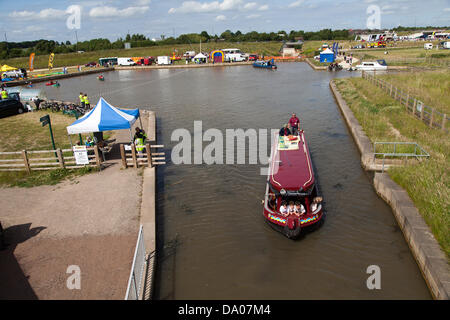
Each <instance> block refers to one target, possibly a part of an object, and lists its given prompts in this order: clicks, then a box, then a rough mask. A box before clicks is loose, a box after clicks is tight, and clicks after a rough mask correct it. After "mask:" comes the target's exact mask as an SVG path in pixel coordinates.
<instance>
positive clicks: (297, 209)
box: [295, 202, 306, 217]
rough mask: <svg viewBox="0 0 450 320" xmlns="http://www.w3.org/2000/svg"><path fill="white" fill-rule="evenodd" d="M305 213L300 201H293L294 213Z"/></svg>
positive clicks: (297, 214)
mask: <svg viewBox="0 0 450 320" xmlns="http://www.w3.org/2000/svg"><path fill="white" fill-rule="evenodd" d="M305 213H306V210H305V207H304V206H303V205H302V204H301V203H300V202H296V203H295V215H296V216H299V217H300V216H301V215H304V214H305Z"/></svg>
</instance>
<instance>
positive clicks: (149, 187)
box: [140, 110, 156, 300]
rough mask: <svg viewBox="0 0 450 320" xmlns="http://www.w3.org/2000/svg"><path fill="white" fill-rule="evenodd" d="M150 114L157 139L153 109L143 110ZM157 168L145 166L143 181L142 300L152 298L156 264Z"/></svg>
mask: <svg viewBox="0 0 450 320" xmlns="http://www.w3.org/2000/svg"><path fill="white" fill-rule="evenodd" d="M141 113H142V114H145V115H147V116H148V127H147V130H146V133H147V136H148V140H149V141H150V142H154V141H156V118H155V113H154V112H153V111H146V110H141ZM155 208H156V169H155V167H152V168H145V169H144V173H143V182H142V197H141V211H140V213H141V214H140V224H142V226H143V228H144V243H145V249H146V255H147V257H146V262H147V266H146V270H145V272H144V279H143V281H144V284H143V286H142V289H143V290H142V300H150V299H152V292H153V285H154V273H155V266H156V216H155V214H156V210H155Z"/></svg>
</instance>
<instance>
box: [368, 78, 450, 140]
mask: <svg viewBox="0 0 450 320" xmlns="http://www.w3.org/2000/svg"><path fill="white" fill-rule="evenodd" d="M362 77H363V79H366V80H367V81H369V82H371V83H372V84H374V85H376V86H377V87H380V88H381V89H383V90H384V91H386V92H387V93H388V94H389V95H390V96H391V97H392V98H394V99H395V100H398V101H399V102H400V104H403V105H404V106H405V108H406V111H408V112H411V114H412V115H414V116H416V117H417V118H419V119H420V120H422V121H423V122H424V123H426V124H428V126H429V127H430V128H440V129H441V130H442V131H445V132H448V129H447V122H448V119H449V117H448V116H447V115H446V114H443V113H441V112H439V111H437V110H436V109H434V108H432V107H429V106H426V105H425V104H424V103H423V102H422V101H420V100H418V99H417V98H414V97H413V96H412V95H411V94H410V93H409V91H404V90H403V89H399V88H397V87H394V86H393V85H392V84H391V83H388V82H387V81H384V80H383V79H380V78H378V77H375V75H373V74H369V73H367V72H363V73H362Z"/></svg>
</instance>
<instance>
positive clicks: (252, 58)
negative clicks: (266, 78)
mask: <svg viewBox="0 0 450 320" xmlns="http://www.w3.org/2000/svg"><path fill="white" fill-rule="evenodd" d="M258 59H259V57H258V55H257V54H251V55H249V56H248V61H257V60H258Z"/></svg>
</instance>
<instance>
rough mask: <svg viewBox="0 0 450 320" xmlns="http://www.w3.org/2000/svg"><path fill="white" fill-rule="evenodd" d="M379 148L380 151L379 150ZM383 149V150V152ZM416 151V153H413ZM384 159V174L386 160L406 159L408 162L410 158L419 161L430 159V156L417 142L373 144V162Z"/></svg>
mask: <svg viewBox="0 0 450 320" xmlns="http://www.w3.org/2000/svg"><path fill="white" fill-rule="evenodd" d="M377 147H378V150H377ZM380 147H381V149H383V150H382V151H383V152H381V151H380ZM413 149H414V151H413ZM379 157H382V159H383V162H382V172H384V167H385V162H386V159H391V158H404V159H405V160H406V161H408V159H409V158H416V159H417V160H419V159H423V158H426V159H428V158H430V154H429V153H428V152H426V151H425V150H424V149H423V148H422V147H421V146H420V145H418V144H417V143H416V142H374V143H373V160H374V163H375V161H376V159H377V158H379Z"/></svg>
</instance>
